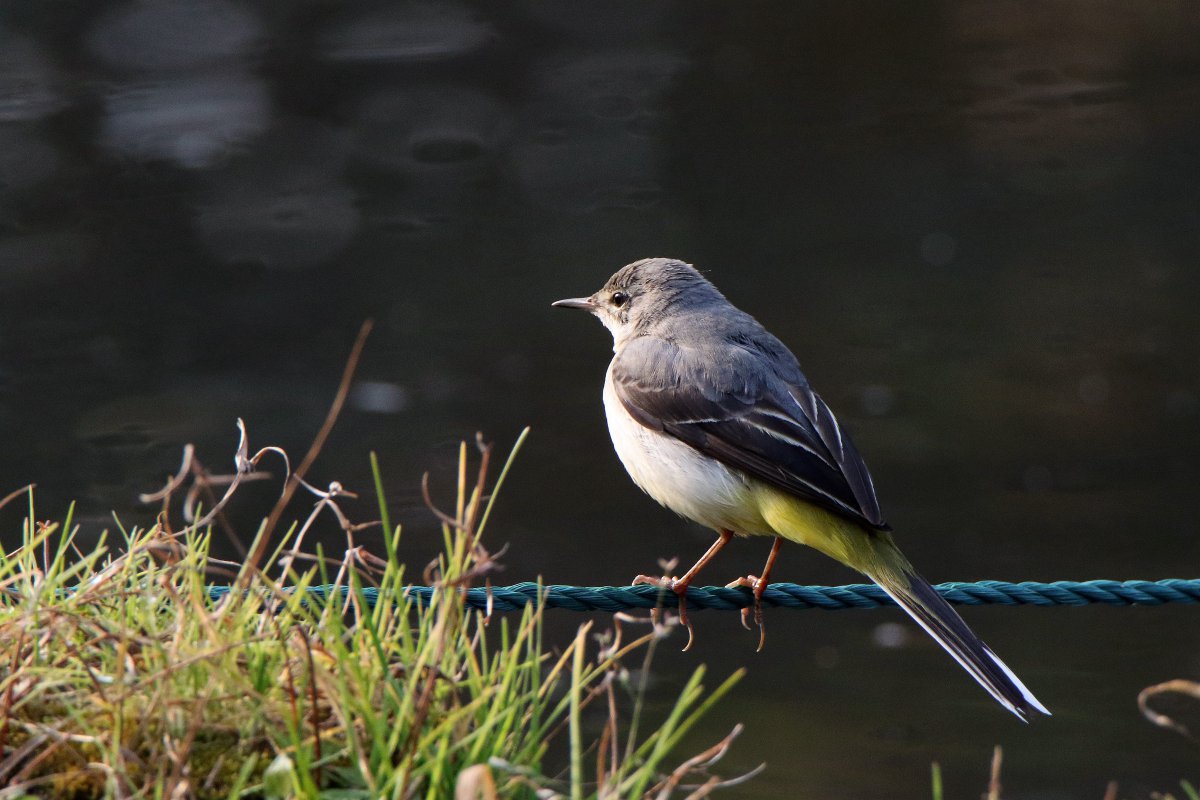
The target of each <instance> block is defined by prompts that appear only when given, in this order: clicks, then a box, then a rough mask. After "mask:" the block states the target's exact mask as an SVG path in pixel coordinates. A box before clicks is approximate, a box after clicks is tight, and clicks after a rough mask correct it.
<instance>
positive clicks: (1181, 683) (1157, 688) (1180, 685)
mask: <svg viewBox="0 0 1200 800" xmlns="http://www.w3.org/2000/svg"><path fill="white" fill-rule="evenodd" d="M1160 694H1182V695H1187V696H1188V697H1194V698H1196V699H1198V700H1200V683H1196V682H1195V681H1187V680H1183V679H1176V680H1173V681H1166V682H1164V683H1159V684H1156V685H1154V686H1147V687H1146V688H1145V689H1142V691H1141V692H1139V693H1138V699H1137V702H1138V708H1139V709H1141V712H1142V716H1144V717H1145V718H1146V719H1148V720H1150V721H1151V722H1152V723H1154V724H1155V725H1157V726H1159V727H1160V728H1167V729H1169V730H1173V731H1175V732H1176V733H1178V734H1180V735H1182V736H1186V737H1187V738H1189V739H1192V740H1195V737H1194V736H1192V733H1191V731H1189V730H1188V729H1187V726H1186V725H1184V724H1183V723H1182V722H1178V721H1176V720H1175V719H1174V718H1173V717H1170V716H1168V715H1167V714H1161V713H1159V712H1157V711H1155V710H1154V709H1152V708H1150V699H1151V698H1152V697H1157V696H1158V695H1160Z"/></svg>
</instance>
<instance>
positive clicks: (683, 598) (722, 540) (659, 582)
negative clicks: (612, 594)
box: [633, 529, 733, 651]
mask: <svg viewBox="0 0 1200 800" xmlns="http://www.w3.org/2000/svg"><path fill="white" fill-rule="evenodd" d="M717 534H718V536H719V538H718V539H717V540H716V541H715V542H713V543H712V546H711V547H709V548H708V550H706V551H705V553H704V555H702V556H700V560H699V561H697V562H696V563H695V564H693V565H692V568H691V569H689V570H688V571H687V572H685V573H683V577H682V578H653V577H650V576H649V575H638V576H637V577H636V578H634V579H633V585H634V586H639V585H641V584H650V585H651V586H658V587H661V588H664V589H670V590H671V591H673V592H674V593H675V596H676V597H678V598H679V621H680V622H681V623H682V624H683V626H684V627H685V628H687V632H688V640H687V644H686V645H684V648H683V649H684V650H685V651H686V650H687V649H688V648H690V647H691V646H692V641H693V639H694V638H695V637H694V636H693V633H692V624H691V623H690V622H689V621H688V615H687V590H688V587H689V586H691V585H692V581H693V580H694V579H695V577H696V575H697V574H698V573H699V572H700V570H702V569H704V567H705V565H706V564H708V562H709V561H712V560H713V557H714V556H716V555H717V553H719V552H721V548H722V547H724V546H725V545H726V544H728V543H729V540H730V539H732V538H733V531H730V530H724V529H722V530H719V531H717Z"/></svg>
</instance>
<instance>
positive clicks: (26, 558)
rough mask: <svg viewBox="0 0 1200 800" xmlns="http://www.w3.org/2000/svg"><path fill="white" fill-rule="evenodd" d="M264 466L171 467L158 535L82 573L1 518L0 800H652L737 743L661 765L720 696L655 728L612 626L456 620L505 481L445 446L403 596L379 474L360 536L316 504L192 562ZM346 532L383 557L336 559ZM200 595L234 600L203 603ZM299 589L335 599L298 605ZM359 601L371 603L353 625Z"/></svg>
mask: <svg viewBox="0 0 1200 800" xmlns="http://www.w3.org/2000/svg"><path fill="white" fill-rule="evenodd" d="M276 456H282V454H281V453H280V452H279V451H277V450H271V449H268V450H264V451H260V453H258V454H256V455H255V456H250V455H249V453H248V450H247V448H246V446H245V439H244V438H243V443H242V446H241V447H240V448H239V455H238V463H239V470H238V473H237V474H236V475H234V476H228V477H227V478H224V479H219V478H218V477H217V476H213V475H210V474H209V473H207V472H205V471H204V470H203V469H200V468H198V465H196V464H194V463H192V464H189V463H188V457H187V456H185V468H181V470H180V474H179V475H177V476H176V478H174V479H173V480H172V481H171V482H170V483H169V484H168V486H167V488H166V489H164V491H163V492H160V493H158V494H157V495H155V496H154V497H153V499H155V500H156V501H159V502H162V504H163V512H162V513H161V514H160V515H159V517H158V522H157V524H155V525H154V526H152V527H150V528H148V529H143V530H136V529H133V530H124V529H121V528H120V527H118V528H117V529H116V530H114V531H113V532H111V533H110V534H108V535H107V536H106V537H105V539H104V541H103V542H102V543H101V544H100V545H99V546H97V547H95V548H91V549H88V550H80V549H77V548H76V546H75V544H74V534H75V530H74V528H73V526H72V522H71V519H70V514H68V515H67V516H66V518H65V519H63V520H61V521H59V522H41V521H39V520H41V519H42V518H41V517H40V515H39V513H38V509H37V507H36V498H35V496H34V493H33V490H32V489H31V490H29V491H28V492H27V493H25V494H23V495H22V496H21V497H18V498H16V499H15V500H14V502H27V503H28V514H27V519H26V524H25V528H24V531H23V539H22V543H21V545H20V546H19V547H17V548H15V549H12V550H11V551H10V552H7V553H4V554H3V556H0V641H2V642H4V647H3V650H2V651H0V785H2V786H5V787H6V788H4V789H2V790H0V797H4V798H10V797H21V796H27V795H28V796H43V797H73V798H91V797H147V798H160V797H161V798H176V797H204V798H208V797H212V798H217V797H220V798H235V797H330V798H334V797H336V798H359V797H362V798H381V797H390V798H406V797H424V798H447V797H460V798H485V799H486V798H492V797H557V796H562V797H570V798H584V797H597V798H604V797H614V798H615V797H621V798H631V797H633V798H636V797H663V798H665V797H672V796H683V795H688V796H693V797H703V796H706V795H707V794H708V793H709V792H711V791H712V790H714V789H716V788H718V787H719V786H720V785H721V780H720V779H719V778H717V777H715V776H713V775H711V774H710V773H709V772H708V768H709V766H710V764H711V763H712V762H713V761H714V760H715V759H716V758H717V757H719V756H720V755H721V754H722V753H723V752H724V751H725V749H726V748H727V747H728V745H729V744H730V742H731V741H732V739H733V737H734V736H735V735H736V731H735V732H733V733H731V734H730V735H729V736H728V737H726V738H725V739H723V740H721V741H719V742H715V743H714V746H713V748H712V749H711V750H710V751H708V752H706V753H701V754H691V753H688V754H682V755H681V754H679V753H677V752H675V751H676V746H677V744H678V743H679V741H680V739H681V737H682V736H683V735H684V734H685V733H686V732H687V731H688V730H689V728H691V727H692V726H693V725H694V723H695V722H696V720H697V719H698V718H699V717H700V716H701V715H702V714H703V713H704V711H705V710H706V709H707V708H708V707H709V706H710V705H711V704H712V703H714V702H715V701H716V700H717V699H718V698H720V697H721V695H723V694H724V693H725V692H727V691H728V689H729V688H730V687H731V686H732V685H733V683H734V682H735V681H736V679H737V677H738V675H734V676H732V677H730V678H729V679H726V680H724V681H722V682H720V683H719V685H717V686H716V688H714V689H711V690H706V689H705V687H704V681H705V674H704V670H703V668H699V669H697V670H696V671H695V673H694V674H693V675H692V676H691V678H690V680H688V681H687V683H686V685H685V686H684V687H683V689H682V690H681V692H680V693H679V695H678V697H677V698H676V699H675V701H674V704H673V706H671V707H670V708H669V710H668V711H667V712H666V713H665V714H657V715H654V718H653V719H652V718H651V715H649V714H647V713H646V712H645V710H644V705H645V704H644V700H645V693H646V685H645V680H646V676H647V675H648V674H649V672H650V670H649V665H650V659H651V657H652V656H653V653H654V650H655V647H656V644H657V642H658V640H659V639H660V638H661V635H662V630H661V629H660V628H658V627H656V626H652V625H649V624H648V623H646V621H644V620H641V621H636V622H635V621H634V620H628V619H627V620H625V621H624V622H622V620H621V619H619V618H618V619H616V620H614V622H613V626H612V629H611V630H607V631H598V630H596V629H595V628H594V627H593V626H592V625H591V624H585V625H582V626H580V627H579V629H578V630H577V632H576V634H575V635H574V637H573V638H571V639H570V640H569V641H565V642H547V641H545V639H544V636H543V624H542V623H543V616H542V611H541V609H539V608H534V607H530V608H527V609H526V610H525V611H524V613H521V614H511V615H504V616H499V615H498V616H495V617H493V618H491V619H489V618H488V617H486V616H485V615H484V614H482V613H480V612H478V611H474V610H471V609H469V608H467V607H464V604H463V600H462V595H461V591H460V590H461V589H463V588H464V587H467V586H471V585H476V586H479V585H485V584H486V581H487V576H488V574H489V572H490V571H491V570H492V568H493V567H494V566H495V557H494V556H493V555H492V554H491V553H489V551H488V550H487V548H486V544H485V542H486V540H485V538H484V532H485V530H486V528H487V521H488V517H489V514H490V512H491V508H492V504H493V503H494V502H495V499H496V490H497V489H499V486H500V484H501V483H503V477H504V473H505V472H506V471H507V469H508V465H507V464H506V465H505V466H504V468H503V469H502V470H501V471H500V475H499V478H498V480H497V482H496V485H495V486H489V484H488V477H487V475H488V460H489V457H490V450H489V449H487V448H481V449H480V450H479V452H476V448H474V447H467V446H466V445H464V446H463V448H462V450H461V462H460V469H459V474H458V485H457V492H456V496H455V497H454V498H453V501H452V503H451V506H450V507H449V508H448V509H443V510H440V511H439V510H437V509H433V510H434V513H435V514H436V515H437V517H438V518H440V521H441V527H442V534H443V538H442V542H443V543H442V547H441V551H440V552H438V553H431V554H430V557H431V559H433V561H432V563H431V564H430V565H429V567H428V568H426V569H425V570H424V573H423V574H422V575H418V576H414V575H413V574H412V571H411V570H409V569H406V567H405V565H403V564H401V563H399V562H398V561H397V559H396V555H395V554H396V546H397V543H398V542H399V540H400V536H401V531H400V529H399V528H398V527H394V526H392V525H391V524H390V522H389V520H388V515H387V505H386V503H385V502H384V499H383V497H382V491H381V489H380V481H379V480H378V469H377V470H376V476H377V478H376V490H377V491H378V493H379V504H378V507H379V512H378V513H379V519H378V520H376V521H372V522H367V523H365V524H359V523H355V522H353V521H351V520H350V519H349V518H348V517H347V515H346V514H345V513H344V512H343V511H342V509H341V507H340V505H339V502H340V499H341V498H343V497H344V496H345V494H346V492H345V490H344V489H343V488H342V487H340V486H337V485H336V484H335V485H333V486H331V487H330V488H329V489H327V490H323V491H317V490H316V489H313V488H312V487H308V489H309V490H310V491H312V492H313V493H314V494H315V495H316V496H317V505H316V508H315V509H314V510H313V512H312V514H311V515H310V516H308V517H307V518H306V519H304V520H303V521H300V522H298V523H297V524H295V525H293V526H292V527H291V528H290V529H289V530H287V531H286V532H280V533H278V534H276V535H274V536H268V534H270V533H271V531H272V528H273V521H272V520H273V519H277V518H278V514H277V513H273V514H272V515H271V517H269V518H268V522H267V523H264V526H263V527H262V528H261V529H260V532H259V538H258V539H256V540H255V541H254V542H253V543H251V544H250V545H249V546H248V548H247V549H248V555H247V556H246V558H245V559H243V560H241V561H239V562H238V563H229V562H223V561H220V560H218V559H216V558H214V557H213V556H211V555H210V544H211V541H212V536H213V529H212V525H213V524H214V520H216V519H218V515H217V513H216V512H219V509H220V506H221V505H222V503H223V501H224V500H225V499H227V498H228V496H229V494H230V493H232V492H233V491H235V490H236V488H237V485H238V484H239V483H240V482H241V481H242V480H244V479H246V478H248V477H249V476H251V475H254V474H256V473H254V472H252V471H251V470H252V468H253V467H254V466H255V465H256V464H257V463H258V461H259V460H261V459H263V458H272V457H276ZM281 460H283V459H281ZM480 462H481V463H480ZM468 476H470V477H468ZM285 483H289V484H296V483H299V485H301V486H302V487H303V486H307V484H303V483H302V482H298V481H296V480H294V479H292V478H287V479H285ZM222 493H224V497H219V495H222ZM205 497H211V498H212V500H210V501H209V504H210V505H211V506H213V507H214V512H213V513H209V514H203V513H202V509H200V508H199V505H198V504H199V501H200V500H203V499H204V498H205ZM431 508H433V505H432V502H431ZM322 525H324V526H326V527H327V528H328V527H331V526H336V528H340V529H341V530H342V531H343V532H344V534H345V537H346V540H347V546H346V548H345V551H344V552H343V553H341V554H339V555H337V556H331V555H330V554H328V553H325V552H322V550H321V549H320V548H307V547H306V546H305V541H306V540H307V539H310V538H311V537H312V531H313V530H314V529H315V528H317V527H319V526H322ZM366 528H377V530H375V531H374V532H373V533H372V540H373V541H382V547H381V548H380V549H381V550H382V552H370V551H369V549H368V548H365V547H362V546H359V545H358V544H357V543H356V537H357V538H358V539H359V540H364V541H365V536H366V534H364V533H363V531H364V530H365V529H366ZM379 531H382V536H380V535H379ZM414 578H415V579H417V580H420V581H422V582H427V583H429V584H430V585H432V586H434V587H436V590H435V592H434V596H433V600H432V601H431V602H430V603H429V604H428V605H427V606H418V605H416V604H414V603H413V602H411V601H410V600H408V599H406V598H405V597H404V587H405V586H406V585H407V584H408V583H410V582H412V581H413V580H414ZM211 584H229V585H232V586H234V587H235V590H234V591H231V592H229V593H227V594H226V595H224V596H222V597H219V598H215V597H213V596H212V594H211V593H210V591H209V586H210V585H211ZM316 584H333V585H334V586H335V587H337V589H344V590H345V591H346V592H347V594H346V595H345V599H344V600H342V599H337V600H331V601H329V602H324V603H318V602H311V601H310V599H309V598H308V597H307V595H306V591H305V589H306V587H308V586H311V585H316ZM365 587H376V588H378V589H379V590H380V593H381V597H386V598H390V602H379V603H376V604H374V605H370V604H368V603H366V602H365V599H364V597H363V595H362V594H361V591H362V589H363V588H365ZM331 596H333V597H339V598H340V596H339V595H338V594H337V593H336V590H335V592H334V593H333V594H332V595H331ZM633 667H636V668H633ZM631 676H638V677H636V678H635V677H631ZM685 786H687V787H690V788H687V790H686V791H684V787H685Z"/></svg>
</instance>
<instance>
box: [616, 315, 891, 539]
mask: <svg viewBox="0 0 1200 800" xmlns="http://www.w3.org/2000/svg"><path fill="white" fill-rule="evenodd" d="M721 352H722V355H723V357H722V358H721V359H720V363H712V362H711V361H706V360H702V359H699V358H697V357H696V356H695V354H694V351H688V350H685V349H683V348H680V347H678V346H677V345H674V344H672V343H670V342H666V341H664V340H661V339H654V338H642V339H636V340H634V341H633V342H630V343H629V344H628V345H626V346H625V348H624V349H623V350H622V351H621V354H620V355H618V356H617V358H616V360H615V361H614V362H613V368H612V377H613V385H614V388H615V389H616V393H617V397H618V398H619V399H620V401H621V404H622V405H623V406H624V407H625V409H626V410H627V411H628V412H629V413H630V415H631V416H633V418H634V419H636V420H637V421H638V422H639V423H640V424H642V425H644V426H645V427H647V428H652V429H654V430H658V431H662V432H664V433H667V434H670V435H671V436H674V437H675V438H677V439H679V440H680V441H683V442H685V443H687V444H688V445H690V446H692V447H694V448H695V449H697V450H699V451H700V452H701V453H704V454H705V455H708V456H711V457H712V458H715V459H716V460H718V461H720V462H721V463H723V464H725V465H727V466H730V467H734V468H736V469H739V470H742V471H743V472H746V473H748V474H750V475H752V476H754V477H756V478H758V479H759V480H762V481H765V482H766V483H769V484H771V485H772V486H775V487H777V488H779V489H782V490H784V491H786V492H790V493H792V494H795V495H798V496H799V497H802V498H804V499H805V500H808V501H810V502H812V503H816V504H817V505H819V506H821V507H823V508H826V509H828V510H830V511H832V512H833V513H835V514H838V515H840V516H843V517H846V518H847V519H851V520H853V521H855V522H858V523H860V524H863V525H866V526H868V527H871V528H877V529H881V530H886V529H887V527H888V526H887V525H886V524H885V523H884V521H883V517H882V515H881V514H880V511H879V501H878V500H877V499H876V496H875V487H874V485H873V483H872V481H871V475H870V473H869V472H868V471H867V467H866V464H864V463H863V460H862V457H861V456H860V455H859V454H858V450H857V449H855V447H854V444H853V442H851V441H850V437H849V436H848V435H847V434H846V433H845V431H843V430H842V429H841V428H840V427H839V426H838V423H837V420H836V419H835V418H834V416H833V412H831V411H830V410H829V407H828V406H827V405H825V402H824V401H823V400H821V398H820V397H818V396H817V394H816V393H815V392H813V391H812V389H810V388H809V387H808V385H807V382H805V381H804V377H803V375H802V374H800V373H799V371H798V369H797V370H795V371H794V374H789V375H788V377H789V379H790V380H784V379H782V378H781V377H779V376H778V375H777V374H776V373H775V371H774V370H773V369H772V368H771V366H770V365H771V363H772V362H771V361H768V360H764V358H763V356H762V355H761V354H759V353H757V352H755V351H753V350H750V349H746V348H741V347H737V346H735V345H732V344H731V345H729V346H728V347H727V348H722V349H721ZM785 366H786V365H785Z"/></svg>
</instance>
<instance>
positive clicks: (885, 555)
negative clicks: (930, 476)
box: [853, 534, 1050, 722]
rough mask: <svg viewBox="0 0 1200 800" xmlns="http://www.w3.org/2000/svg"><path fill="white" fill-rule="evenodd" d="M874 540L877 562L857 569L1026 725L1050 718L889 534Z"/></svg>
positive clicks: (870, 559)
mask: <svg viewBox="0 0 1200 800" xmlns="http://www.w3.org/2000/svg"><path fill="white" fill-rule="evenodd" d="M872 539H873V542H872V544H873V546H872V547H871V548H870V550H871V551H872V553H871V556H873V557H868V558H866V559H864V560H863V562H860V563H858V564H853V566H855V567H857V568H858V569H859V570H861V571H862V572H863V573H864V574H866V576H867V577H869V578H870V579H871V580H873V581H875V582H876V583H877V584H879V586H880V588H882V589H883V590H884V591H885V592H887V593H888V595H890V596H891V598H892V599H893V600H895V601H896V602H897V603H898V604H899V605H900V607H901V608H903V609H904V610H905V611H906V612H908V615H909V616H910V617H912V618H913V619H914V620H916V622H917V624H918V625H920V626H921V627H922V628H924V629H925V631H926V632H927V633H928V634H929V635H930V636H932V637H933V638H934V639H935V640H937V643H938V644H940V645H941V646H942V647H943V648H945V650H946V652H947V653H949V654H950V655H951V656H953V657H954V660H955V661H957V662H958V663H959V664H961V665H962V667H963V669H965V670H966V671H967V672H969V673H971V677H972V678H974V679H975V680H977V681H979V685H980V686H982V687H983V688H984V689H987V690H988V693H989V694H991V696H992V697H994V698H996V700H998V701H999V702H1000V704H1001V705H1002V706H1004V707H1005V708H1007V709H1008V710H1009V711H1011V712H1013V713H1014V714H1016V715H1017V716H1018V717H1020V718H1021V719H1022V720H1023V721H1025V722H1028V721H1029V719H1030V717H1032V716H1034V715H1036V714H1039V713H1041V714H1046V715H1049V714H1050V712H1049V711H1047V710H1046V707H1045V706H1043V705H1042V704H1041V703H1039V702H1038V699H1037V698H1036V697H1034V696H1033V693H1032V692H1030V691H1029V690H1028V689H1026V688H1025V684H1023V683H1021V680H1020V679H1019V678H1018V677H1017V676H1016V675H1014V674H1013V671H1012V670H1010V669H1009V668H1008V667H1007V666H1006V665H1005V664H1004V662H1003V661H1001V660H1000V659H999V658H998V657H997V656H996V654H995V653H993V652H992V651H991V649H990V648H989V647H988V646H987V645H986V644H984V643H983V640H982V639H980V638H979V637H978V636H976V635H975V634H974V633H973V632H972V631H971V629H970V628H968V627H967V623H966V622H964V621H963V618H962V617H960V616H959V615H958V612H957V611H955V610H954V609H953V608H952V607H951V606H950V604H949V603H947V602H946V601H945V600H944V599H943V598H942V596H941V595H940V594H938V593H937V590H935V589H934V588H933V587H932V586H930V585H929V581H927V580H925V579H924V578H922V577H921V576H920V575H918V574H917V571H916V570H915V569H914V568H913V566H912V564H910V563H909V562H908V559H906V558H905V557H904V554H903V553H901V552H900V550H899V548H897V547H896V545H895V544H894V543H893V542H892V538H891V535H890V534H873V535H872Z"/></svg>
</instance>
